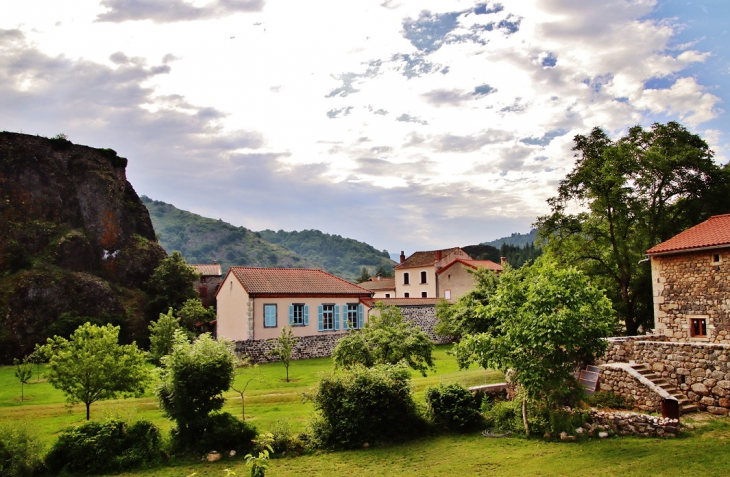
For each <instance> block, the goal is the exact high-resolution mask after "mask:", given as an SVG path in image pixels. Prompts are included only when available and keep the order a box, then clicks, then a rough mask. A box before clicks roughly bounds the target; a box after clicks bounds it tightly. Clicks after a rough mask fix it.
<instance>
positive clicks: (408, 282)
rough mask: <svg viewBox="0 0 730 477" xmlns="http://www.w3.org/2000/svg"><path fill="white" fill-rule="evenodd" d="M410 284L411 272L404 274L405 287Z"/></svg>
mask: <svg viewBox="0 0 730 477" xmlns="http://www.w3.org/2000/svg"><path fill="white" fill-rule="evenodd" d="M410 284H411V274H410V272H403V285H410Z"/></svg>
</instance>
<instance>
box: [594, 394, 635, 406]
mask: <svg viewBox="0 0 730 477" xmlns="http://www.w3.org/2000/svg"><path fill="white" fill-rule="evenodd" d="M588 404H590V405H591V406H593V407H597V408H599V409H601V408H608V409H633V408H634V400H633V399H632V398H628V399H627V398H625V397H624V396H622V395H620V394H616V393H613V392H611V391H596V392H595V393H593V395H592V396H590V397H589V398H588Z"/></svg>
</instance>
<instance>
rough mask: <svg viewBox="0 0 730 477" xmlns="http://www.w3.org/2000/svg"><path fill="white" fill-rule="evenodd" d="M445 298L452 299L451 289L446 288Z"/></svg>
mask: <svg viewBox="0 0 730 477" xmlns="http://www.w3.org/2000/svg"><path fill="white" fill-rule="evenodd" d="M444 298H446V299H447V300H451V290H444Z"/></svg>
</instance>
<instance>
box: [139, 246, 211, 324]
mask: <svg viewBox="0 0 730 477" xmlns="http://www.w3.org/2000/svg"><path fill="white" fill-rule="evenodd" d="M198 278H200V275H199V274H198V273H197V272H196V271H195V269H193V268H192V267H189V266H188V264H187V263H185V259H184V258H183V256H182V254H181V253H180V252H172V255H170V256H169V257H167V258H165V259H164V260H162V262H161V263H160V265H159V266H158V267H157V268H156V269H155V271H154V272H153V273H152V276H151V277H150V279H149V280H148V281H147V289H148V291H149V293H150V295H151V299H150V302H149V304H148V305H147V311H148V313H150V314H151V315H152V316H156V315H158V314H160V313H163V312H164V311H165V310H167V309H168V308H172V309H174V310H179V309H180V308H181V307H182V305H183V303H185V301H187V300H189V299H192V298H197V297H198V294H197V292H196V291H195V289H194V288H193V282H194V281H195V280H197V279H198Z"/></svg>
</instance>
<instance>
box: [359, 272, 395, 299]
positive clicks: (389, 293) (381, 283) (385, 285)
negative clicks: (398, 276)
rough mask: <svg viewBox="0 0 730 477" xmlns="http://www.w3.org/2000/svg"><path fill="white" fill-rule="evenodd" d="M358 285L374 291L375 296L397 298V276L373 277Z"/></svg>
mask: <svg viewBox="0 0 730 477" xmlns="http://www.w3.org/2000/svg"><path fill="white" fill-rule="evenodd" d="M358 286H360V287H362V288H364V289H366V290H370V291H371V292H373V298H395V278H383V277H380V276H378V277H371V278H370V280H369V281H367V282H362V283H358Z"/></svg>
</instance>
